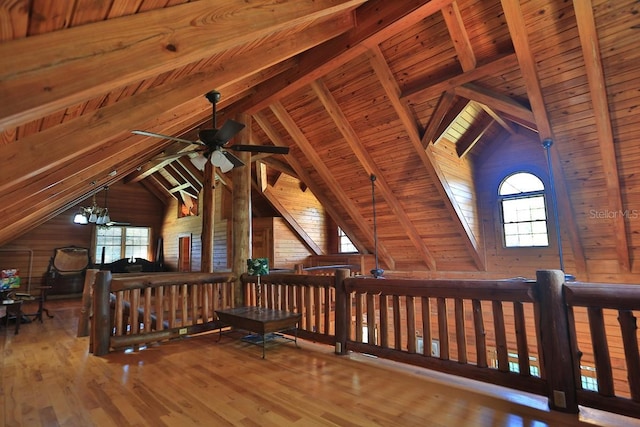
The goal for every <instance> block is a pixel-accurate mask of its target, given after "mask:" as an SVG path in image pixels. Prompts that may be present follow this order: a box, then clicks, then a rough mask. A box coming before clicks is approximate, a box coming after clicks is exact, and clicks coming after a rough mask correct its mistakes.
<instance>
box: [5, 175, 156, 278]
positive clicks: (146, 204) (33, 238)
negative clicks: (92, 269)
mask: <svg viewBox="0 0 640 427" xmlns="http://www.w3.org/2000/svg"><path fill="white" fill-rule="evenodd" d="M96 200H97V202H98V205H99V206H101V207H103V206H104V191H101V192H100V193H98V194H97V196H96ZM91 203H92V199H91V198H89V199H86V200H84V201H83V202H81V203H79V204H78V205H76V206H74V207H73V208H71V209H69V210H67V211H65V212H63V213H62V214H60V215H58V216H57V217H54V218H52V219H51V220H49V221H47V222H45V223H44V224H42V225H40V226H38V227H35V228H34V229H32V230H30V231H29V232H27V233H25V234H23V235H22V236H20V237H19V238H17V239H15V240H14V241H12V242H9V243H8V244H7V245H5V246H3V247H1V248H0V268H14V267H15V268H19V269H20V271H21V275H22V277H23V280H24V283H25V287H23V288H22V289H23V290H26V283H27V281H28V277H27V276H28V267H29V256H30V254H31V253H32V254H33V260H32V277H31V284H32V287H33V286H40V285H42V284H44V280H45V274H46V272H47V268H48V266H49V260H50V259H51V256H52V255H53V251H54V249H55V248H58V247H61V246H72V245H73V246H80V247H86V248H90V249H91V253H92V254H93V252H94V249H93V236H94V233H93V232H94V229H95V226H94V225H79V224H74V223H73V216H74V215H75V213H76V212H78V209H79V207H80V206H89V205H91ZM107 206H108V208H109V214H110V216H111V219H112V220H114V221H121V222H128V223H130V224H131V225H135V226H148V227H151V230H152V241H151V244H152V248H151V251H150V254H149V259H150V260H153V256H154V255H155V248H156V241H157V238H158V237H159V236H160V229H161V219H162V217H161V215H162V212H163V209H164V208H163V205H162V203H161V202H160V201H159V200H158V199H157V198H156V197H154V196H153V195H151V193H149V192H148V191H147V190H146V189H145V188H144V187H143V186H142V185H141V184H138V183H134V184H122V183H117V184H114V185H113V186H111V187H110V189H109V195H108V199H107ZM93 258H94V257H93V255H92V261H93V262H96V261H98V262H99V261H100V260H95V259H93Z"/></svg>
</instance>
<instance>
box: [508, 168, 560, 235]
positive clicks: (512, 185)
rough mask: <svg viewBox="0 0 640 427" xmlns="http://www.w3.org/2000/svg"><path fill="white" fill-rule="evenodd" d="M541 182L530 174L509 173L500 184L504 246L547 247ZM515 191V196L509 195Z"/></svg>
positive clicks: (545, 214)
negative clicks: (502, 196) (507, 196)
mask: <svg viewBox="0 0 640 427" xmlns="http://www.w3.org/2000/svg"><path fill="white" fill-rule="evenodd" d="M540 191H544V185H543V184H542V181H541V180H540V179H539V178H538V177H536V176H535V175H532V174H527V173H518V174H514V175H511V176H510V177H508V178H507V179H505V180H504V181H503V183H502V184H501V185H500V190H499V192H500V194H502V195H509V196H510V197H509V198H504V199H502V201H501V203H502V220H503V230H504V244H505V246H506V247H527V246H549V236H548V230H547V211H546V207H545V200H544V194H540ZM514 194H516V196H513V195H514Z"/></svg>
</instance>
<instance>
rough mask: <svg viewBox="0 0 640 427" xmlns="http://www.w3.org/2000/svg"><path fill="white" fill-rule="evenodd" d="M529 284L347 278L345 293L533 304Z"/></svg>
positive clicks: (516, 281) (505, 281) (507, 281)
mask: <svg viewBox="0 0 640 427" xmlns="http://www.w3.org/2000/svg"><path fill="white" fill-rule="evenodd" d="M534 283H535V281H532V280H520V279H508V280H427V279H425V280H421V279H374V278H358V277H354V278H347V279H345V288H346V290H347V292H356V293H373V294H382V295H404V296H413V297H442V298H463V299H478V300H496V301H519V302H533V301H534V297H533V284H534Z"/></svg>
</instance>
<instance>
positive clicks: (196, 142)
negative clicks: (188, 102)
mask: <svg viewBox="0 0 640 427" xmlns="http://www.w3.org/2000/svg"><path fill="white" fill-rule="evenodd" d="M131 133H133V134H136V135H142V136H151V137H153V138H161V139H170V140H171V141H178V142H184V143H185V144H196V145H205V144H204V143H203V142H202V141H189V140H188V139H182V138H177V137H175V136H170V135H163V134H161V133H155V132H148V131H146V130H132V131H131Z"/></svg>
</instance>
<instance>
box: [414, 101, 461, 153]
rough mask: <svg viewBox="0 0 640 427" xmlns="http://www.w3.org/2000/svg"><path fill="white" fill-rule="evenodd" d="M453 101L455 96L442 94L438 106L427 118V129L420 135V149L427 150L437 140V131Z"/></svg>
mask: <svg viewBox="0 0 640 427" xmlns="http://www.w3.org/2000/svg"><path fill="white" fill-rule="evenodd" d="M454 100H455V95H454V94H453V92H449V91H447V92H443V93H442V95H440V99H439V100H438V105H436V109H435V110H434V112H433V113H432V114H431V117H430V118H429V123H428V124H427V128H426V129H425V130H424V134H423V135H422V138H421V141H422V147H423V148H427V146H428V145H429V144H431V143H433V142H434V141H436V140H437V135H439V133H438V129H439V128H440V125H441V123H442V121H443V120H444V118H445V116H446V115H447V113H448V112H449V110H450V109H451V107H452V106H453V103H454Z"/></svg>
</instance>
